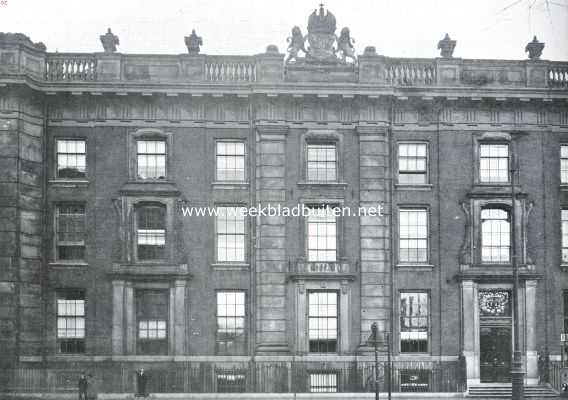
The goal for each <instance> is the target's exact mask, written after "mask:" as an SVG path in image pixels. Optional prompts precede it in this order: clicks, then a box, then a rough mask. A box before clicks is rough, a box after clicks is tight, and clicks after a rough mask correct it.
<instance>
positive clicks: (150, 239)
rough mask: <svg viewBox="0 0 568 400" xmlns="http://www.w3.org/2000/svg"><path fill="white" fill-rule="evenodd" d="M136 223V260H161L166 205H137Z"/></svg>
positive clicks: (164, 236) (163, 254)
mask: <svg viewBox="0 0 568 400" xmlns="http://www.w3.org/2000/svg"><path fill="white" fill-rule="evenodd" d="M136 224H137V225H136V226H137V231H136V236H137V249H138V260H144V261H149V260H163V259H164V258H165V248H166V207H165V206H163V205H144V206H140V207H138V209H137V210H136Z"/></svg>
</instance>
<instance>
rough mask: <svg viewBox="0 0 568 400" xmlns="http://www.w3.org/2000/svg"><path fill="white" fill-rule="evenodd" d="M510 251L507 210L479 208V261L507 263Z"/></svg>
mask: <svg viewBox="0 0 568 400" xmlns="http://www.w3.org/2000/svg"><path fill="white" fill-rule="evenodd" d="M510 251H511V231H510V221H509V212H507V211H506V210H503V209H501V208H484V209H482V210H481V261H482V262H484V263H508V262H509V261H510Z"/></svg>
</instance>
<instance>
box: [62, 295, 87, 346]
mask: <svg viewBox="0 0 568 400" xmlns="http://www.w3.org/2000/svg"><path fill="white" fill-rule="evenodd" d="M57 344H58V351H59V352H60V353H84V352H85V293H84V291H82V290H69V291H62V292H58V293H57Z"/></svg>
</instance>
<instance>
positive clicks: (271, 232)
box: [256, 125, 289, 354]
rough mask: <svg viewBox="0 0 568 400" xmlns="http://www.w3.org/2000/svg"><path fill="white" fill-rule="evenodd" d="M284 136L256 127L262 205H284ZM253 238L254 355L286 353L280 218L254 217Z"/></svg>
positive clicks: (280, 130) (281, 130)
mask: <svg viewBox="0 0 568 400" xmlns="http://www.w3.org/2000/svg"><path fill="white" fill-rule="evenodd" d="M287 133H288V127H287V126H278V125H259V126H257V136H256V190H257V201H258V202H259V203H260V204H262V205H268V204H271V205H273V206H277V205H278V204H281V205H282V206H284V205H285V201H286V136H287ZM256 236H257V238H256V244H257V250H256V307H257V313H256V315H257V319H256V341H257V343H256V352H257V354H279V353H280V354H284V353H288V352H289V347H288V339H287V301H286V272H287V269H288V260H287V254H286V250H285V249H286V245H285V244H286V221H285V219H284V217H281V216H274V217H270V216H261V217H258V218H257V219H256Z"/></svg>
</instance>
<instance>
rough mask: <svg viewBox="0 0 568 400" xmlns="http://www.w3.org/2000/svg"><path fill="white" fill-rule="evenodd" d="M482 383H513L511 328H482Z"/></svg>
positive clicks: (480, 341) (480, 343)
mask: <svg viewBox="0 0 568 400" xmlns="http://www.w3.org/2000/svg"><path fill="white" fill-rule="evenodd" d="M479 347H480V369H481V370H480V373H481V374H480V375H481V382H511V328H510V327H508V326H505V327H503V326H499V327H491V326H481V328H480V338H479Z"/></svg>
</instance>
